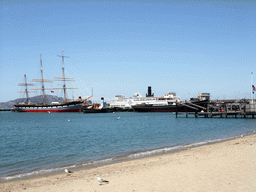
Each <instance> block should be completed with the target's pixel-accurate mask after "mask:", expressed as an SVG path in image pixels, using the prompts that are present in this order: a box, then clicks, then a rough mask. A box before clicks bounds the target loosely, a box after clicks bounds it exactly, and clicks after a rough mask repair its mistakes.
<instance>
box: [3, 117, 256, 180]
mask: <svg viewBox="0 0 256 192" xmlns="http://www.w3.org/2000/svg"><path fill="white" fill-rule="evenodd" d="M118 117H120V118H118ZM255 122H256V119H243V118H237V119H234V118H212V119H211V118H193V117H190V118H185V117H179V118H175V115H173V114H172V113H132V112H130V113H127V112H124V113H108V114H83V113H56V114H54V113H50V114H48V113H46V114H43V113H13V112H0V179H2V180H4V181H5V180H9V179H17V178H24V177H27V176H34V175H38V174H48V173H52V172H56V171H57V172H58V171H63V169H64V168H66V167H68V168H70V169H76V168H81V167H89V166H94V165H97V164H104V163H111V162H113V161H119V160H124V159H131V158H139V157H143V156H145V155H154V154H160V153H166V152H172V151H174V150H181V149H184V148H186V147H191V146H197V145H202V144H207V143H211V142H216V141H221V140H224V139H228V138H233V137H237V136H240V135H246V134H251V133H254V132H255V130H256V123H255Z"/></svg>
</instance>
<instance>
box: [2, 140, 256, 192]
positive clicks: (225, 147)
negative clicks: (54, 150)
mask: <svg viewBox="0 0 256 192" xmlns="http://www.w3.org/2000/svg"><path fill="white" fill-rule="evenodd" d="M97 175H100V177H102V178H103V179H106V180H108V181H109V183H108V184H100V183H99V182H98V180H97ZM255 189H256V135H249V136H246V137H240V138H236V139H232V140H228V141H223V142H220V143H214V144H210V145H204V146H199V147H195V148H190V149H186V150H183V151H177V152H174V153H170V154H164V155H157V156H153V157H146V158H143V159H135V160H130V161H125V162H118V163H114V164H110V165H104V166H98V167H93V168H89V169H81V170H74V171H73V173H70V174H67V173H64V172H63V173H57V174H52V175H45V176H41V177H34V178H29V179H23V180H15V181H8V182H1V183H0V191H1V192H9V191H11V192H16V191H22V192H23V191H28V192H41V191H42V192H45V191H54V192H71V191H72V192H76V191H77V192H78V191H86V192H89V191H92V192H95V191H97V192H100V191H108V192H110V191H111V192H115V191H122V192H126V191H127V192H128V191H129V192H135V191H138V192H143V191H145V192H151V191H159V192H169V191H175V192H177V191H182V192H184V191H189V192H194V191H202V192H205V191H216V192H217V191H218V192H221V191H223V192H224V191H225V192H226V191H229V192H230V191H253V192H254V191H255Z"/></svg>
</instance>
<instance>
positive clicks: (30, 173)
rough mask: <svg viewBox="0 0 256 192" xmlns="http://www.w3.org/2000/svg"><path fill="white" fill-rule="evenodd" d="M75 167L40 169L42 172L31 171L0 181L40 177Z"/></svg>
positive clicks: (3, 178)
mask: <svg viewBox="0 0 256 192" xmlns="http://www.w3.org/2000/svg"><path fill="white" fill-rule="evenodd" d="M75 167H76V165H70V166H65V167H58V168H54V169H42V170H38V171H32V172H29V173H22V174H15V175H12V176H6V177H2V178H0V180H3V181H4V180H5V181H8V180H16V179H23V178H29V177H34V176H40V175H47V174H51V173H57V172H61V171H64V170H65V169H74V168H75Z"/></svg>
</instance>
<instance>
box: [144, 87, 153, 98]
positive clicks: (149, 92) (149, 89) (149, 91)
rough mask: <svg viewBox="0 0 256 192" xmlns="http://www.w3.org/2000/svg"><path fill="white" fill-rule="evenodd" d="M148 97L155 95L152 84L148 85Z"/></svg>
mask: <svg viewBox="0 0 256 192" xmlns="http://www.w3.org/2000/svg"><path fill="white" fill-rule="evenodd" d="M146 97H154V93H152V92H151V86H148V94H146Z"/></svg>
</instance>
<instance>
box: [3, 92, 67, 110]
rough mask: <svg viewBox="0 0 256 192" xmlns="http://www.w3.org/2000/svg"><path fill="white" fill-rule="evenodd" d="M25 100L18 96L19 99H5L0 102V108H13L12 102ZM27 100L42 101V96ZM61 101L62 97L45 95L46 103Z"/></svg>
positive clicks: (32, 101)
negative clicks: (5, 100)
mask: <svg viewBox="0 0 256 192" xmlns="http://www.w3.org/2000/svg"><path fill="white" fill-rule="evenodd" d="M25 100H26V99H25V98H19V99H15V100H11V101H7V102H2V103H0V108H3V109H6V108H13V107H14V104H16V103H22V102H24V101H25ZM29 101H30V102H31V103H42V102H43V96H42V95H40V96H35V97H30V98H29ZM62 101H63V98H62V97H56V96H52V95H45V102H46V103H47V104H50V103H51V102H62Z"/></svg>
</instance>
